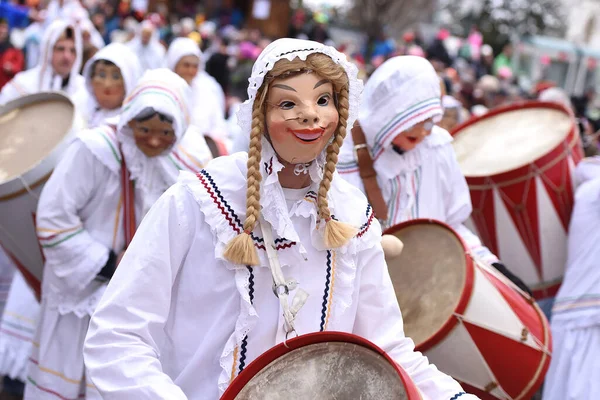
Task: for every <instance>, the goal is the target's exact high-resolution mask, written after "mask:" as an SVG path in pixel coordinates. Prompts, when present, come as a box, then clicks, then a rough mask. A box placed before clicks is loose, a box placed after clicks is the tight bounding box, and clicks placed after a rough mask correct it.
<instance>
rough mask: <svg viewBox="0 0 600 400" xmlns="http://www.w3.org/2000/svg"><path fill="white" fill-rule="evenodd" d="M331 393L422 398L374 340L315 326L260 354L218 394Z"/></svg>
mask: <svg viewBox="0 0 600 400" xmlns="http://www.w3.org/2000/svg"><path fill="white" fill-rule="evenodd" d="M307 396H309V397H307ZM332 396H335V398H339V399H351V398H353V399H354V398H361V399H373V400H379V399H388V398H389V399H394V400H403V399H406V400H421V399H422V397H421V394H420V392H419V390H418V389H417V387H416V386H415V384H414V383H413V382H412V380H411V379H410V378H409V376H408V374H407V373H406V372H405V371H404V370H403V369H402V368H400V367H399V366H398V365H397V364H396V363H395V362H394V361H393V360H392V359H391V358H390V357H389V356H388V355H387V354H386V353H385V352H384V351H383V350H381V349H380V348H379V347H377V346H376V345H375V344H373V343H371V342H369V341H368V340H366V339H363V338H361V337H359V336H356V335H353V334H349V333H343V332H317V333H310V334H307V335H302V336H299V337H297V338H294V339H291V340H288V341H287V342H286V343H281V344H279V345H277V346H275V347H273V348H272V349H270V350H268V351H267V352H265V353H264V354H262V355H261V356H260V357H258V358H257V359H256V360H254V361H253V362H252V363H250V365H248V366H247V367H246V368H245V369H244V370H243V371H242V372H241V373H240V374H239V375H238V376H237V377H236V378H235V379H234V380H233V382H232V383H231V385H230V386H229V388H228V389H227V391H225V393H224V394H223V396H222V397H221V400H262V399H265V398H268V399H272V400H278V399H282V400H283V399H329V398H334V397H332Z"/></svg>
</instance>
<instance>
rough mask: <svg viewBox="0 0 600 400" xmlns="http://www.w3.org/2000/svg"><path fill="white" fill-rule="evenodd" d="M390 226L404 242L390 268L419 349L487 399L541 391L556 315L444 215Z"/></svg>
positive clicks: (407, 324)
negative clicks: (548, 314) (476, 254)
mask: <svg viewBox="0 0 600 400" xmlns="http://www.w3.org/2000/svg"><path fill="white" fill-rule="evenodd" d="M384 234H392V235H395V236H397V237H398V238H399V239H400V240H402V242H403V243H404V250H403V252H402V254H401V255H400V256H399V257H398V258H395V259H393V260H390V261H389V262H388V269H389V271H390V276H391V278H392V282H393V284H394V288H395V290H396V296H397V298H398V303H399V305H400V309H401V310H402V315H403V317H404V330H405V334H406V336H408V337H410V338H412V339H413V340H414V341H415V345H416V350H419V351H422V352H423V353H424V354H425V355H426V356H427V357H428V358H429V360H430V361H431V362H432V363H433V364H435V365H436V366H437V367H438V368H439V369H440V370H441V371H442V372H445V373H447V374H448V375H450V376H452V377H454V378H455V379H457V380H458V381H460V382H462V383H463V384H464V387H465V390H469V391H470V392H471V393H473V394H476V395H478V396H479V397H480V398H482V399H497V398H498V399H505V398H511V399H521V400H525V399H529V398H530V397H531V396H533V394H534V393H535V392H536V390H537V389H538V388H539V387H540V385H541V384H542V381H543V378H544V375H545V374H546V371H547V370H548V367H549V365H550V352H551V349H552V338H551V334H550V327H549V324H548V321H547V320H546V318H545V317H544V315H543V313H542V312H541V310H540V309H539V307H537V305H536V304H535V302H534V301H533V299H532V298H530V297H529V296H528V295H526V294H524V293H522V292H518V291H517V290H516V289H515V288H516V287H515V286H514V285H513V284H512V283H511V282H510V281H508V280H507V279H506V278H504V276H502V275H501V274H500V273H498V272H497V271H496V270H495V269H493V267H490V266H485V265H484V264H482V263H481V262H480V261H478V260H476V259H474V258H473V257H472V256H471V254H470V252H469V250H468V247H467V246H466V244H465V243H464V241H463V240H462V239H461V238H460V236H459V235H458V234H457V233H456V232H455V231H454V230H453V229H452V228H451V227H449V226H448V225H446V224H444V223H442V222H439V221H435V220H428V219H417V220H411V221H408V222H404V223H401V224H399V225H395V226H393V227H391V228H389V229H388V230H386V231H385V232H384ZM514 360H518V362H517V363H515V362H514Z"/></svg>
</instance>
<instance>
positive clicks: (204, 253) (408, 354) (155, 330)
mask: <svg viewBox="0 0 600 400" xmlns="http://www.w3.org/2000/svg"><path fill="white" fill-rule="evenodd" d="M268 155H269V154H267V157H265V150H264V147H263V163H262V168H261V169H262V171H261V172H262V175H263V181H262V187H261V199H262V201H261V204H262V206H263V217H264V218H265V220H267V221H268V222H269V223H270V224H271V225H272V226H273V234H274V236H275V238H276V239H275V244H276V246H277V250H278V256H279V258H280V262H281V265H282V270H283V273H284V274H285V276H286V278H287V279H295V280H296V281H297V282H299V286H300V287H301V288H302V289H304V290H305V291H307V292H308V293H309V297H308V300H307V302H306V303H305V305H304V307H303V308H302V309H301V310H300V312H299V313H298V315H297V317H296V322H295V324H296V330H297V332H298V333H299V334H306V333H311V332H318V331H323V330H329V331H343V332H351V333H354V334H356V335H359V336H362V337H364V338H366V339H368V340H370V341H373V342H374V343H376V344H377V345H378V346H380V347H381V348H383V349H384V350H385V351H386V352H388V353H389V354H390V356H391V357H392V358H393V359H394V360H395V361H397V362H398V363H400V364H401V365H402V366H403V367H404V369H406V370H407V372H408V373H409V374H410V375H411V377H412V378H413V380H414V381H415V383H416V384H417V385H418V386H419V388H420V389H421V390H422V392H423V393H424V394H425V395H427V396H428V397H429V398H431V399H450V398H452V397H453V396H455V395H457V394H459V393H461V392H462V389H461V387H460V385H458V384H457V383H456V382H455V381H454V380H453V379H452V378H450V377H448V376H447V375H445V374H443V373H441V372H439V371H438V370H437V369H436V368H435V366H433V365H430V364H429V363H428V361H427V359H426V358H425V357H424V356H422V355H421V354H420V353H416V352H414V344H413V342H412V340H410V339H408V338H406V337H405V336H404V332H403V326H402V315H401V313H400V309H399V307H398V303H397V300H396V296H395V293H394V288H393V287H392V282H391V279H390V276H389V273H388V270H387V265H386V263H385V260H384V257H383V251H382V249H381V245H380V241H381V229H380V226H379V223H378V222H377V221H376V220H375V219H374V218H373V213H372V212H371V208H370V206H369V205H368V204H367V202H366V199H365V198H364V196H363V195H362V194H361V193H360V192H359V191H358V190H357V189H356V188H354V187H352V186H351V185H349V184H347V183H346V182H344V181H343V180H342V179H340V178H339V176H337V174H336V175H335V177H334V180H333V182H332V187H331V189H330V192H329V200H330V206H331V210H332V213H333V214H334V215H335V217H336V218H338V219H339V220H341V221H344V222H348V223H350V224H352V225H355V226H357V227H359V230H358V233H357V235H356V237H355V238H354V239H352V240H351V241H350V243H349V244H348V245H346V246H344V247H342V248H340V249H336V250H330V249H327V248H325V247H324V245H323V240H322V233H323V227H322V226H321V227H318V226H317V212H316V211H317V210H316V204H315V203H316V189H317V182H318V181H319V180H320V179H318V177H316V176H315V177H313V173H314V172H315V171H314V170H313V171H311V177H313V182H315V183H314V184H313V185H312V186H310V187H308V188H306V189H305V190H303V191H297V190H283V189H282V188H281V186H280V185H279V182H278V178H277V173H278V171H279V170H281V168H282V166H281V164H279V162H278V161H277V159H276V157H275V156H274V154H273V153H271V157H268ZM246 162H247V155H246V154H245V153H236V154H234V155H232V156H229V157H221V158H218V159H215V160H213V161H212V162H211V163H210V164H209V165H208V166H207V167H206V168H205V169H204V170H203V171H201V172H200V173H199V174H198V175H197V176H194V175H193V174H190V173H182V174H181V176H180V180H179V182H178V183H177V184H175V185H174V186H173V187H171V189H169V190H168V191H167V192H166V193H165V194H164V195H163V196H162V197H161V198H160V199H159V200H158V202H157V203H156V204H155V205H154V207H153V208H152V209H151V210H150V212H149V213H148V214H147V215H146V217H145V218H144V220H143V221H142V224H141V226H140V228H139V229H138V231H137V233H136V236H135V238H134V240H133V242H132V243H131V245H130V246H129V248H128V250H127V252H126V254H125V256H124V258H123V260H122V262H121V264H120V266H119V268H118V270H117V272H116V274H115V275H114V277H113V278H112V280H111V282H110V284H109V286H108V289H107V291H106V293H105V295H104V297H103V298H102V300H101V302H100V304H99V306H98V308H97V310H96V312H95V313H94V315H93V317H92V320H91V323H90V328H89V331H88V336H87V339H86V343H85V349H84V357H85V363H86V368H87V371H88V373H89V376H90V378H91V380H92V382H93V383H94V385H95V386H96V387H97V388H98V390H99V391H100V393H101V394H102V396H103V398H104V399H105V400H119V399H123V400H125V399H139V400H143V399H173V400H177V399H180V400H183V399H194V400H198V399H217V398H219V396H220V395H221V394H222V393H223V392H224V390H225V389H226V388H227V387H228V385H229V384H230V382H231V380H232V379H233V378H235V377H236V376H237V374H239V372H240V371H241V370H243V368H244V367H245V366H247V365H248V364H249V363H250V362H252V361H253V360H254V359H256V358H257V357H258V356H259V355H261V354H262V353H264V352H265V351H267V350H268V349H270V348H271V347H273V346H275V345H277V344H278V343H281V342H282V341H283V340H284V338H285V333H284V330H283V318H282V313H281V312H280V309H279V307H280V306H279V301H278V299H277V298H276V297H275V296H274V295H273V292H272V277H271V273H270V270H269V268H268V261H267V259H266V255H265V251H264V241H263V239H262V233H261V231H260V228H259V227H257V228H256V229H255V230H254V232H253V233H252V236H253V239H254V245H255V247H256V248H257V251H258V252H259V258H260V265H259V266H256V267H247V266H243V265H234V264H231V263H229V262H227V261H226V260H225V259H224V258H223V256H222V254H223V251H224V248H225V245H226V243H227V242H228V241H229V240H230V239H231V238H233V237H234V236H235V235H236V234H237V233H238V232H240V230H241V229H242V228H241V226H242V221H243V219H244V213H245V200H246V196H245V188H246ZM293 295H294V291H292V292H291V296H293ZM461 398H464V399H468V398H475V397H473V396H470V395H464V396H461Z"/></svg>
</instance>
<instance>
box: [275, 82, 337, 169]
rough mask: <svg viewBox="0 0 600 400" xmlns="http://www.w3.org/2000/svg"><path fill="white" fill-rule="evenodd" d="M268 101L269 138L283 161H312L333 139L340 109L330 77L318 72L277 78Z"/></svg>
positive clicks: (292, 162) (291, 162)
mask: <svg viewBox="0 0 600 400" xmlns="http://www.w3.org/2000/svg"><path fill="white" fill-rule="evenodd" d="M266 102H267V104H266V110H267V111H266V125H267V132H268V135H269V139H270V141H271V144H272V145H273V148H274V149H275V152H277V154H278V155H279V157H280V158H281V159H282V160H283V161H285V162H287V163H290V164H300V163H309V162H311V161H313V160H315V159H316V158H317V156H318V155H319V154H321V152H322V151H323V149H325V146H327V145H328V144H329V143H330V141H331V138H332V136H333V134H334V133H335V131H336V129H337V126H338V122H339V113H338V111H337V108H336V106H335V102H334V92H333V85H332V84H331V82H329V81H328V80H326V79H323V78H322V77H320V76H319V75H318V74H316V73H300V74H298V75H295V76H291V77H287V78H278V79H274V80H273V82H272V83H271V84H270V86H269V92H268V94H267V99H266Z"/></svg>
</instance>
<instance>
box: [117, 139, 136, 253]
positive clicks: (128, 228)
mask: <svg viewBox="0 0 600 400" xmlns="http://www.w3.org/2000/svg"><path fill="white" fill-rule="evenodd" d="M119 151H120V152H121V197H122V199H123V230H124V232H125V248H127V247H128V246H129V243H131V241H132V240H133V235H134V234H135V192H134V188H133V181H132V180H131V178H130V175H129V170H128V169H127V164H126V163H125V157H124V156H123V151H122V150H121V146H120V145H119Z"/></svg>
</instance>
